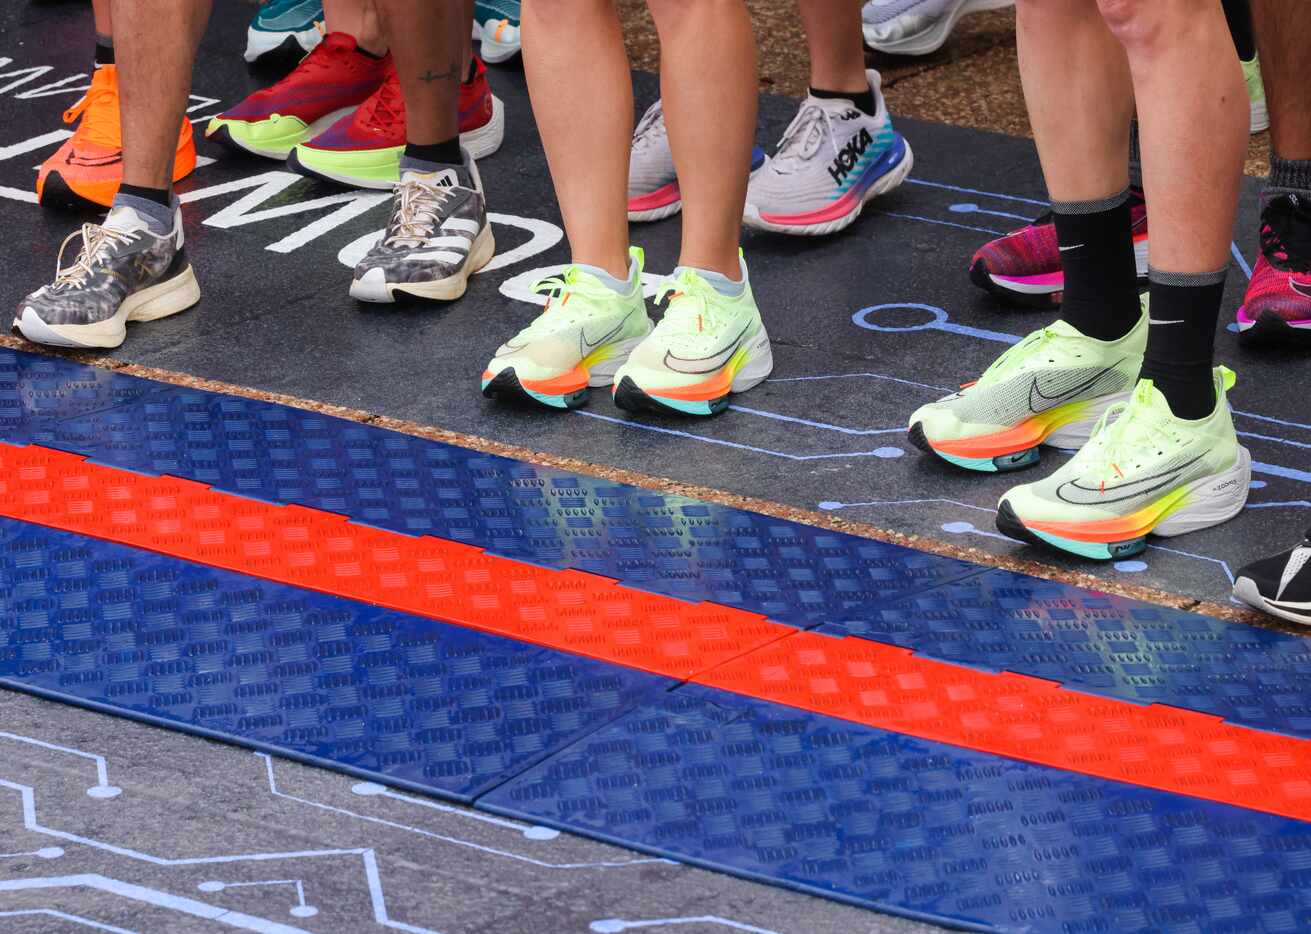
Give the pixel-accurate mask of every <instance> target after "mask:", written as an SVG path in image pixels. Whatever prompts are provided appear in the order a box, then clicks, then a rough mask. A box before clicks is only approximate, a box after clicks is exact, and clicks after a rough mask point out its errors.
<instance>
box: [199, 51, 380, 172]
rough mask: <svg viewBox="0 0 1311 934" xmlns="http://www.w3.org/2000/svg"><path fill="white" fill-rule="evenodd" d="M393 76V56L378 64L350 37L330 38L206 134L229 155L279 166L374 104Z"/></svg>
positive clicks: (216, 120)
mask: <svg viewBox="0 0 1311 934" xmlns="http://www.w3.org/2000/svg"><path fill="white" fill-rule="evenodd" d="M389 71H391V54H390V53H388V54H387V55H385V56H383V57H382V58H376V57H374V56H372V55H368V54H366V53H365V52H363V51H362V50H360V49H359V48H358V47H357V46H356V44H355V40H354V38H352V37H351V36H349V35H347V34H346V33H344V32H334V33H329V34H328V36H327V37H326V38H325V39H324V40H323V41H322V42H320V43H319V44H318V45H317V46H316V47H315V48H314V51H312V52H310V54H309V55H307V56H305V58H304V59H302V60H301V63H300V64H299V65H297V66H296V67H295V68H294V69H293V70H292V72H291V74H289V75H287V77H285V78H283V79H282V80H281V81H279V82H278V83H277V84H274V85H272V86H271V87H267V88H265V89H264V90H262V91H256V92H255V93H254V94H252V95H250V96H249V97H247V98H246V99H245V100H244V101H242V102H241V103H240V104H238V105H237V106H236V107H233V108H232V109H231V110H227V111H224V112H223V113H221V114H219V115H218V116H217V117H215V118H214V119H213V120H211V121H209V126H208V127H206V128H205V137H206V138H207V139H212V140H213V141H214V142H216V143H220V144H222V145H223V146H226V147H227V148H228V149H233V150H237V151H239V152H248V153H251V154H253V155H256V156H264V157H265V158H268V159H277V160H279V161H281V160H283V159H285V158H287V156H288V155H289V154H290V153H291V150H292V148H293V147H294V146H296V144H298V143H303V142H304V141H305V140H307V139H312V138H313V137H314V136H316V135H318V133H319V132H320V131H322V130H324V129H326V128H327V127H329V126H331V125H332V124H333V123H335V122H337V121H338V120H340V119H341V118H342V117H345V116H348V115H349V114H350V113H351V112H352V111H354V110H355V108H356V107H358V106H359V105H360V104H362V103H364V101H366V100H368V98H369V95H371V94H373V93H374V92H375V91H376V90H378V87H379V86H380V85H381V84H382V83H383V81H384V80H386V77H387V74H388V72H389Z"/></svg>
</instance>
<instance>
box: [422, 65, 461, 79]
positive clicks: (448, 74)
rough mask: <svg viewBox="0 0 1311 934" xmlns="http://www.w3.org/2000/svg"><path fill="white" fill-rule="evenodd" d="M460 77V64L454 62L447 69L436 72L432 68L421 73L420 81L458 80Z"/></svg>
mask: <svg viewBox="0 0 1311 934" xmlns="http://www.w3.org/2000/svg"><path fill="white" fill-rule="evenodd" d="M459 78H460V66H459V65H458V64H455V63H452V64H451V67H450V68H448V69H447V70H446V71H443V72H438V73H434V72H433V70H432V69H431V68H429V69H428V70H427V71H425V72H424V73H423V74H421V75H419V80H420V81H428V82H432V81H458V80H459Z"/></svg>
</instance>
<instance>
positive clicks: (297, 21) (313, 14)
mask: <svg viewBox="0 0 1311 934" xmlns="http://www.w3.org/2000/svg"><path fill="white" fill-rule="evenodd" d="M322 19H323V0H269V2H268V3H266V4H264V6H263V7H261V8H260V11H259V12H258V13H256V14H255V19H254V20H252V21H251V24H250V26H251V28H252V29H258V30H260V31H262V32H301V31H303V30H306V29H310V28H311V27H313V26H314V24H315V23H316V22H318V21H321V20H322Z"/></svg>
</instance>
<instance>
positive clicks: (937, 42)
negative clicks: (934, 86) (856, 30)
mask: <svg viewBox="0 0 1311 934" xmlns="http://www.w3.org/2000/svg"><path fill="white" fill-rule="evenodd" d="M1014 5H1015V0H869V2H868V3H866V4H865V6H864V8H863V9H862V11H861V19H862V21H863V23H862V26H863V29H864V33H865V44H866V45H868V46H869V47H870V48H873V49H877V50H878V51H880V52H885V53H887V54H888V55H928V54H929V53H931V52H936V51H938V49H940V48H942V44H943V43H944V42H946V41H947V37H948V36H950V35H951V31H952V30H953V29H954V28H956V22H957V21H958V20H959V19H960V18H961V17H962V16H965V15H966V14H969V13H982V12H983V11H984V10H1000V9H1003V8H1005V7H1008V6H1014Z"/></svg>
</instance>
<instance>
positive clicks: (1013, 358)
mask: <svg viewBox="0 0 1311 934" xmlns="http://www.w3.org/2000/svg"><path fill="white" fill-rule="evenodd" d="M1061 337H1062V335H1060V334H1058V333H1057V332H1056V331H1054V330H1052V329H1051V328H1043V329H1042V330H1039V331H1034V332H1033V333H1032V334H1030V335H1029V336H1028V337H1026V338H1025V339H1024V340H1022V341H1020V342H1019V343H1018V344H1013V345H1012V346H1011V347H1009V348H1008V349H1007V350H1006V351H1005V352H1004V353H1003V354H1002V355H1001V356H1000V357H998V358H997V359H996V360H994V361H992V366H990V367H988V368H987V369H986V370H984V371H983V375H982V376H980V377H979V378H978V379H977V380H976V381H975V382H974V383H971V384H967V385H975V386H980V385H981V386H987V385H989V384H990V383H995V382H997V381H998V380H1001V379H1004V378H1005V377H1007V376H1009V375H1010V374H1011V373H1013V372H1014V371H1015V370H1016V369H1018V368H1019V367H1020V366H1022V365H1023V362H1024V361H1025V360H1027V359H1028V358H1029V357H1031V356H1032V355H1033V354H1034V353H1036V352H1040V351H1042V349H1043V348H1044V347H1046V346H1047V345H1048V344H1051V343H1054V342H1055V341H1058V340H1060V339H1061Z"/></svg>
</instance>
